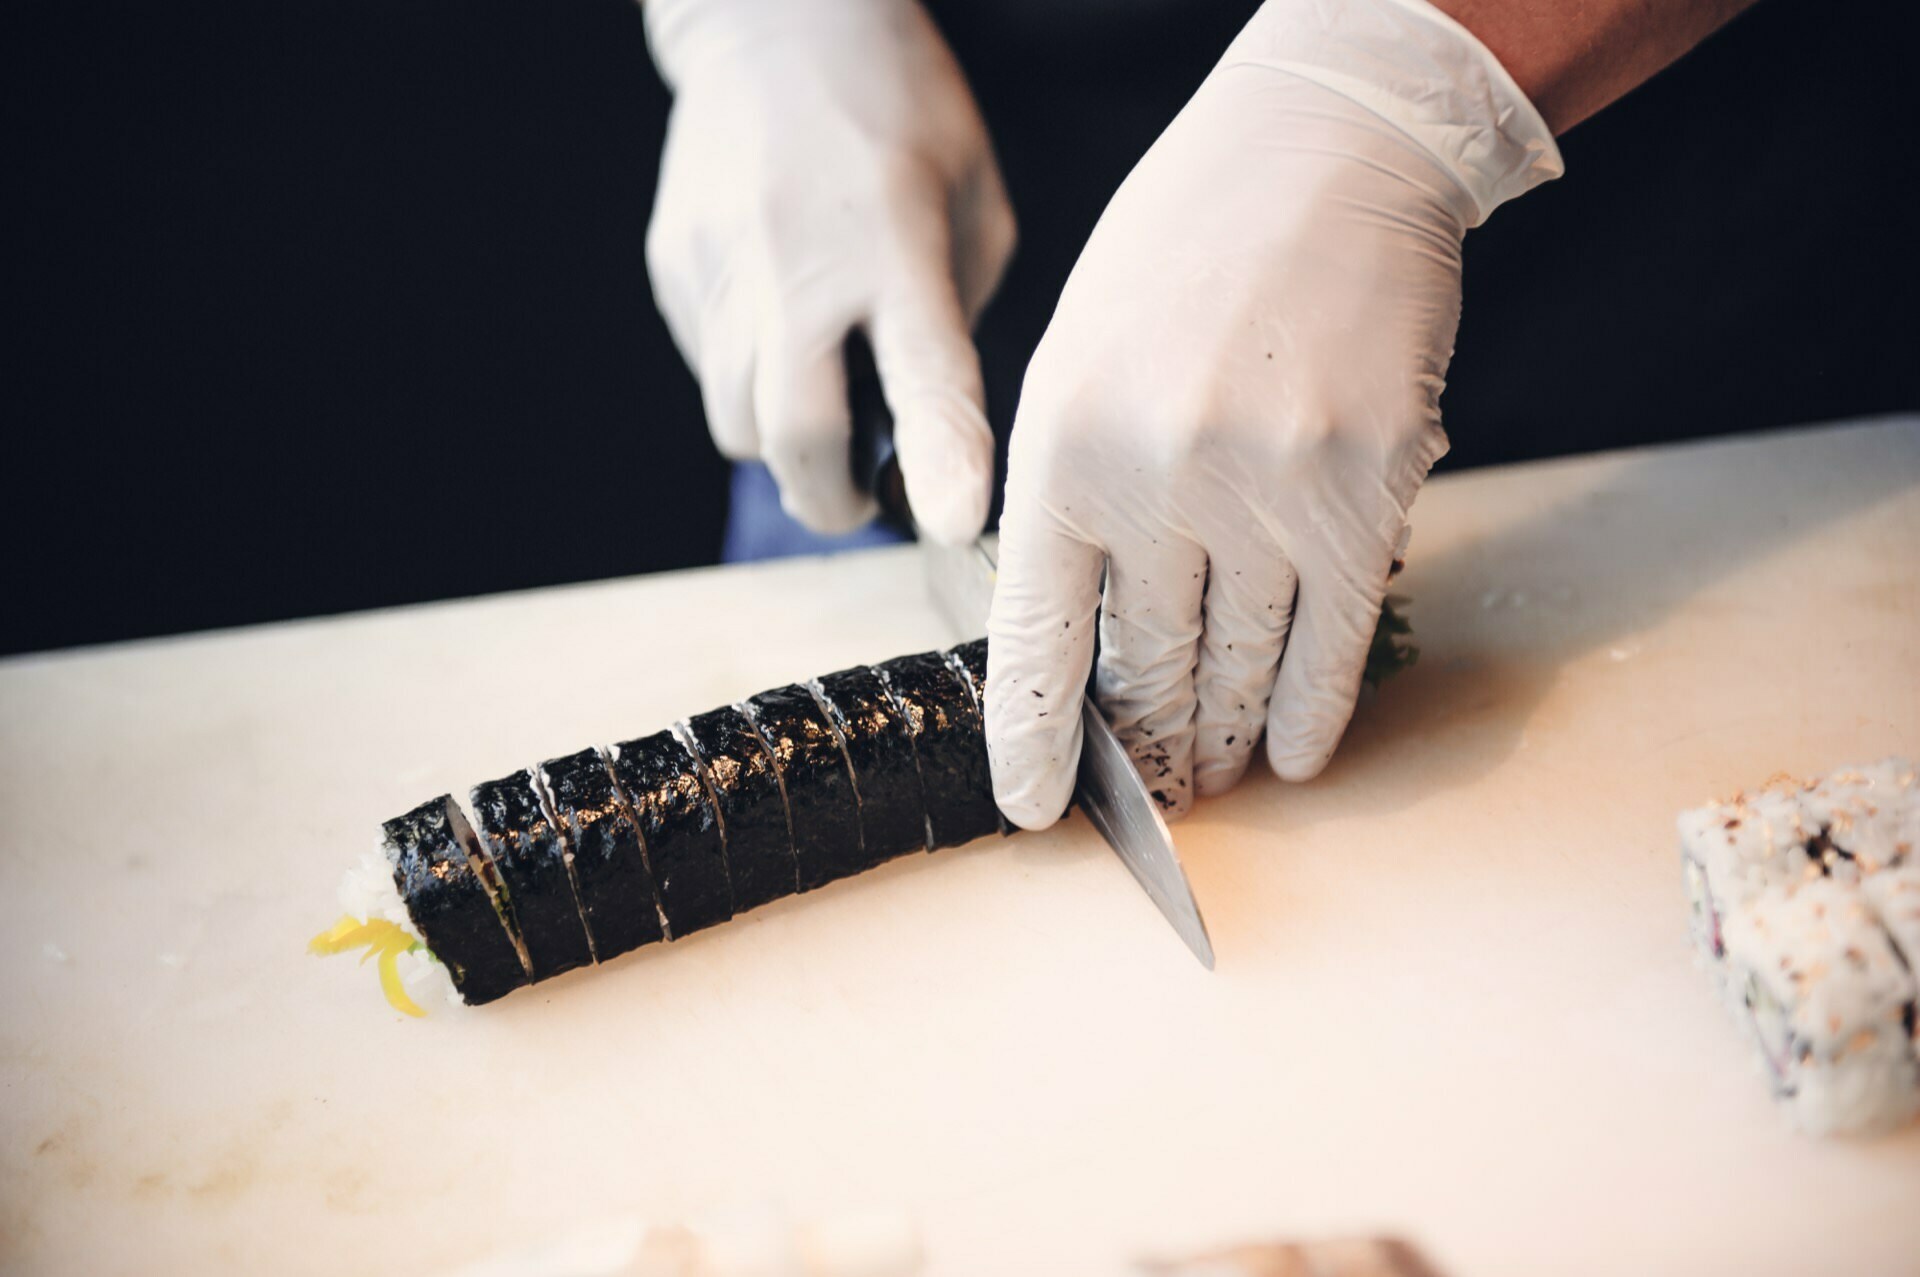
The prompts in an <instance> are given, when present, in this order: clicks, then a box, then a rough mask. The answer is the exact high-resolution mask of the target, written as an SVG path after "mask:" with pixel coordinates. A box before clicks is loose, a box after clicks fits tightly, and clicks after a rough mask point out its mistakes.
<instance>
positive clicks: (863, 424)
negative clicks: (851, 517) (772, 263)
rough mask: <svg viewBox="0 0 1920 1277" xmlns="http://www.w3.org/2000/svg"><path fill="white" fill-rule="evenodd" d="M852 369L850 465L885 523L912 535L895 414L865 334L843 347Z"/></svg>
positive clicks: (849, 378) (849, 379)
mask: <svg viewBox="0 0 1920 1277" xmlns="http://www.w3.org/2000/svg"><path fill="white" fill-rule="evenodd" d="M842 353H843V356H844V358H845V360H846V368H847V407H848V409H849V410H850V411H851V413H852V415H853V447H852V450H851V454H850V461H851V464H852V466H853V482H854V484H855V485H856V486H858V487H859V489H860V490H861V491H862V492H869V493H872V494H873V498H874V500H875V501H877V502H878V503H879V505H880V520H881V522H883V523H886V524H889V525H890V526H892V527H896V528H899V529H900V530H901V531H903V532H912V531H913V509H912V507H910V506H909V505H908V504H907V484H906V480H905V479H903V478H902V477H901V475H900V458H899V457H898V455H896V454H895V452H894V450H893V413H892V412H891V411H890V410H889V409H888V408H887V396H886V392H885V391H884V389H883V388H882V387H881V385H880V370H879V368H878V367H877V366H876V365H875V363H874V360H873V347H872V346H870V345H868V344H867V338H866V335H865V334H864V333H861V332H857V331H856V332H852V333H849V334H847V340H846V344H845V346H844V347H843V351H842Z"/></svg>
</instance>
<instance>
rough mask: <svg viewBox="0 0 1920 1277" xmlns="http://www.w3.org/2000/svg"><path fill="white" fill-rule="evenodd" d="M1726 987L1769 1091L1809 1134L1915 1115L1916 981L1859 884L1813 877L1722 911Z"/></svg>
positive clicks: (1867, 1128)
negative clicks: (1753, 1043)
mask: <svg viewBox="0 0 1920 1277" xmlns="http://www.w3.org/2000/svg"><path fill="white" fill-rule="evenodd" d="M1723 939H1724V942H1725V948H1726V958H1725V960H1726V963H1727V970H1728V987H1729V990H1730V992H1733V993H1735V994H1737V1003H1736V1012H1737V1013H1741V1014H1742V1015H1743V1018H1744V1019H1745V1020H1746V1022H1747V1024H1748V1026H1749V1027H1750V1028H1751V1030H1752V1032H1753V1035H1754V1038H1755V1041H1756V1043H1757V1045H1758V1046H1759V1049H1760V1055H1761V1059H1762V1061H1763V1063H1764V1065H1765V1067H1766V1071H1767V1075H1768V1077H1769V1079H1770V1080H1771V1081H1772V1083H1773V1088H1774V1093H1775V1094H1776V1095H1777V1096H1778V1097H1779V1098H1780V1099H1781V1100H1782V1101H1783V1102H1785V1103H1786V1104H1787V1106H1788V1107H1789V1109H1790V1111H1791V1112H1792V1114H1793V1117H1794V1120H1795V1122H1796V1123H1797V1124H1798V1125H1800V1126H1801V1127H1802V1128H1803V1129H1805V1130H1807V1131H1809V1132H1811V1133H1814V1134H1841V1133H1844V1134H1862V1133H1868V1132H1873V1131H1881V1130H1887V1129H1889V1128H1891V1127H1894V1126H1897V1125H1899V1124H1900V1123H1902V1122H1905V1121H1906V1120H1908V1119H1909V1118H1911V1117H1912V1116H1913V1115H1914V1114H1915V1112H1920V1068H1917V1067H1916V1061H1915V1059H1914V1053H1913V1046H1912V1035H1913V1030H1912V1025H1913V1015H1914V981H1913V974H1912V972H1910V971H1909V970H1908V969H1907V966H1906V964H1905V963H1904V962H1903V961H1901V958H1900V955H1899V954H1898V953H1897V952H1896V951H1895V950H1894V947H1893V944H1892V942H1891V941H1890V940H1889V939H1888V937H1887V933H1886V931H1885V930H1884V929H1883V928H1882V927H1881V925H1880V923H1879V920H1878V919H1877V918H1876V917H1875V916H1874V913H1873V911H1872V910H1871V909H1870V908H1869V907H1868V905H1867V901H1866V899H1865V897H1864V895H1863V893H1862V891H1861V889H1860V888H1859V887H1858V886H1857V885H1854V884H1851V883H1847V882H1842V881H1838V880H1835V879H1832V878H1827V877H1820V876H1815V877H1813V878H1810V879H1807V880H1805V881H1802V882H1798V883H1788V884H1785V885H1782V886H1777V887H1770V888H1768V889H1767V890H1765V891H1763V892H1761V893H1760V894H1759V895H1758V896H1757V897H1756V898H1755V899H1754V900H1753V901H1751V902H1750V903H1749V904H1748V905H1747V906H1746V907H1744V908H1742V909H1740V910H1737V911H1735V912H1733V913H1730V914H1729V915H1727V917H1726V919H1725V923H1724V928H1723Z"/></svg>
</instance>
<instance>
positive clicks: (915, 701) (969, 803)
mask: <svg viewBox="0 0 1920 1277" xmlns="http://www.w3.org/2000/svg"><path fill="white" fill-rule="evenodd" d="M877 668H878V670H879V671H880V674H881V675H882V677H883V678H884V680H885V682H886V685H887V690H888V691H889V692H891V693H892V694H893V697H894V700H895V702H896V703H897V704H898V705H899V707H900V710H901V713H902V714H903V715H904V716H905V717H906V720H907V722H908V725H909V727H910V729H911V731H912V735H913V748H914V757H915V758H916V759H917V760H918V762H919V764H920V786H921V793H922V795H923V796H924V798H925V800H926V805H927V825H928V829H929V831H930V835H931V842H932V846H933V847H934V848H940V847H958V846H960V845H961V844H962V843H968V842H972V841H973V840H974V839H975V838H979V837H982V836H984V835H986V834H990V833H994V832H995V831H997V830H998V829H999V828H1000V809H999V808H998V807H996V806H995V805H994V802H993V782H992V778H991V777H990V775H989V774H988V771H987V763H986V740H985V733H984V731H983V730H982V728H981V724H980V714H979V711H977V710H976V709H975V708H974V706H973V700H972V697H971V694H970V693H969V692H968V690H967V688H966V686H965V685H964V684H963V683H962V682H961V680H960V678H959V677H958V676H956V675H955V673H954V672H953V669H952V668H951V667H950V666H949V665H948V664H947V662H946V658H945V657H944V656H943V655H942V654H941V653H939V652H920V653H917V654H915V655H913V656H900V657H896V658H894V659H893V660H891V661H888V662H886V663H885V664H883V665H880V666H878V667H877Z"/></svg>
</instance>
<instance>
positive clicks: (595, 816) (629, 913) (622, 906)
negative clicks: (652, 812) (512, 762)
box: [540, 749, 664, 962]
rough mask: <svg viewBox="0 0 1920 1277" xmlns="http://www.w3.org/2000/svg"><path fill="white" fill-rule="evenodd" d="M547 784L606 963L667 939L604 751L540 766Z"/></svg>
mask: <svg viewBox="0 0 1920 1277" xmlns="http://www.w3.org/2000/svg"><path fill="white" fill-rule="evenodd" d="M540 782H541V784H542V785H544V786H545V787H546V794H547V797H548V798H549V799H550V800H551V802H552V804H553V814H554V816H555V817H556V818H557V819H558V821H559V823H560V825H561V827H562V828H563V829H564V830H565V831H566V835H567V841H568V842H569V844H571V846H572V849H573V873H574V880H575V882H576V883H577V884H578V885H579V891H580V911H581V914H582V915H583V916H584V917H585V919H586V924H587V933H588V935H590V936H591V937H592V940H593V952H594V955H595V956H596V957H597V958H598V959H599V961H601V962H605V961H607V960H608V959H609V958H617V957H619V956H620V955H621V954H623V953H626V952H628V951H629V950H632V949H637V948H639V947H640V946H641V945H643V944H651V943H653V942H654V941H655V940H659V939H661V938H662V935H663V934H664V933H663V931H662V928H661V924H660V908H659V904H658V902H657V901H656V899H655V897H654V889H653V873H652V871H651V870H650V869H649V868H648V867H647V855H646V851H645V849H644V848H643V847H642V846H641V843H640V833H639V830H638V828H637V827H636V826H635V824H634V819H633V816H632V814H631V813H630V812H628V810H627V804H626V800H625V799H624V798H623V797H622V796H621V794H620V791H619V789H618V788H617V787H616V786H615V785H614V783H613V772H612V770H611V769H609V768H608V766H607V760H606V757H605V755H603V754H601V752H600V751H599V750H597V749H583V750H581V751H580V752H579V753H577V754H568V755H567V756H566V757H564V758H554V759H549V760H548V761H546V762H544V763H542V764H540Z"/></svg>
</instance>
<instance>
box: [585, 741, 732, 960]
mask: <svg viewBox="0 0 1920 1277" xmlns="http://www.w3.org/2000/svg"><path fill="white" fill-rule="evenodd" d="M613 774H614V778H615V779H616V780H618V781H619V782H620V789H621V792H623V793H624V794H625V795H626V797H627V804H628V806H629V807H630V808H631V810H632V811H633V815H634V819H635V820H636V821H638V822H639V825H640V837H641V840H642V841H643V842H644V843H645V844H646V848H647V863H648V864H649V865H651V866H652V868H653V877H654V883H655V885H656V886H657V887H658V888H659V892H660V907H661V909H662V910H664V911H665V913H666V915H667V929H668V930H669V931H670V932H671V933H672V935H673V938H674V939H676V940H678V939H679V938H680V937H682V936H687V935H692V934H693V933H694V932H696V931H698V930H700V929H701V928H702V927H711V926H712V925H713V924H714V923H716V922H725V921H726V920H727V919H728V918H731V917H733V888H732V886H731V885H730V884H729V883H728V880H727V857H726V851H725V849H724V848H723V847H722V845H721V841H720V816H719V813H718V811H717V810H716V809H715V808H714V805H713V796H712V795H711V794H709V793H708V792H707V786H706V782H705V781H703V780H701V779H700V773H699V764H697V763H696V762H695V761H694V758H693V755H692V754H690V753H688V752H687V747H686V745H685V744H684V743H682V742H681V740H680V738H679V737H678V736H676V735H674V734H673V733H672V732H655V733H654V734H653V735H651V736H645V737H642V738H640V739H639V740H630V741H624V742H622V743H621V744H618V745H615V746H614V747H613Z"/></svg>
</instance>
